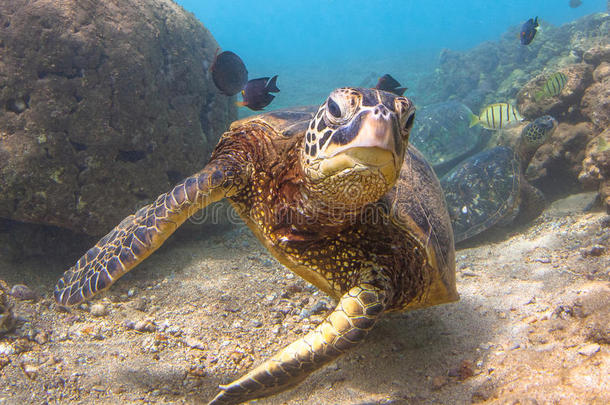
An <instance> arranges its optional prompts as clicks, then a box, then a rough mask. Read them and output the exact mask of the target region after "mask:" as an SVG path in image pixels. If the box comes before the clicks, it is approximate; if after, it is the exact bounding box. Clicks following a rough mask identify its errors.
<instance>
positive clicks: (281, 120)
mask: <svg viewBox="0 0 610 405" xmlns="http://www.w3.org/2000/svg"><path fill="white" fill-rule="evenodd" d="M317 110H318V106H303V107H291V108H284V109H281V110H275V111H269V112H266V113H263V114H257V115H251V116H249V117H246V118H243V119H241V120H238V121H235V122H233V123H232V124H231V126H230V128H229V130H230V131H233V130H234V129H235V128H237V127H239V126H241V125H244V124H246V123H248V122H254V121H260V122H264V123H266V124H267V125H269V126H271V127H272V128H273V129H274V130H275V131H277V132H278V133H280V134H282V135H284V136H285V137H291V136H293V135H296V134H299V133H303V132H305V130H307V126H308V125H309V122H310V121H311V119H312V118H313V117H314V115H315V114H316V112H317Z"/></svg>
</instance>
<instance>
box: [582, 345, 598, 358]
mask: <svg viewBox="0 0 610 405" xmlns="http://www.w3.org/2000/svg"><path fill="white" fill-rule="evenodd" d="M599 349H600V346H599V345H598V344H597V343H591V344H589V345H585V346H583V347H581V348H580V349H578V353H579V354H582V355H583V356H593V355H594V354H595V353H597V352H598V351H599Z"/></svg>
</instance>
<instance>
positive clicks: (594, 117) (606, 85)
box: [581, 76, 610, 130]
mask: <svg viewBox="0 0 610 405" xmlns="http://www.w3.org/2000/svg"><path fill="white" fill-rule="evenodd" d="M581 109H582V113H583V114H584V115H585V116H587V117H588V118H589V119H590V120H591V122H592V123H593V124H594V125H595V126H596V127H597V128H598V129H599V130H604V129H605V128H608V127H609V126H610V76H605V77H603V79H602V80H601V81H599V82H595V83H593V84H592V85H591V86H589V87H588V88H587V90H586V91H585V93H584V95H583V97H582V101H581Z"/></svg>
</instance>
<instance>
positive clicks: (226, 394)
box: [210, 283, 387, 405]
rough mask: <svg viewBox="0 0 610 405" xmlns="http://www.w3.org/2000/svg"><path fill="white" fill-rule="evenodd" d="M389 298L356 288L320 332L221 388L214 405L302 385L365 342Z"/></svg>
mask: <svg viewBox="0 0 610 405" xmlns="http://www.w3.org/2000/svg"><path fill="white" fill-rule="evenodd" d="M386 298H387V296H386V292H385V291H384V290H383V289H380V288H378V287H375V286H373V285H370V284H365V283H363V284H361V285H360V286H358V287H353V288H352V289H350V290H349V291H348V292H347V293H346V294H345V295H344V296H343V297H342V298H341V300H340V301H339V304H338V305H337V307H336V308H335V310H334V311H333V312H332V313H331V314H330V315H329V316H328V317H327V318H326V320H324V322H322V323H321V324H320V325H318V327H317V328H315V329H314V330H312V331H311V332H309V333H308V334H307V335H305V336H304V337H302V338H301V339H299V340H297V341H295V342H293V343H291V344H290V345H288V346H286V347H285V348H284V349H282V350H281V351H280V352H279V353H277V354H276V355H275V356H273V357H272V358H271V359H269V360H267V361H266V362H264V363H263V364H261V365H260V366H258V367H256V368H255V369H254V370H252V371H250V372H249V373H248V374H246V375H244V376H243V377H241V378H239V379H238V380H236V381H234V382H232V383H231V384H229V385H221V386H220V389H221V390H222V391H221V392H220V393H219V394H218V395H217V396H216V397H215V398H214V399H213V400H212V402H210V405H220V404H224V405H226V404H238V403H241V402H243V401H248V400H251V399H255V398H260V397H262V396H267V395H271V394H274V393H276V392H279V391H283V390H285V389H286V388H287V387H290V386H292V385H295V384H298V383H299V382H301V381H302V380H303V379H304V378H305V377H306V376H307V375H309V373H311V372H312V371H313V370H315V369H317V368H320V367H321V366H323V365H324V364H327V363H329V362H331V361H333V360H334V359H336V358H337V357H339V356H340V355H341V354H343V353H345V352H346V351H348V350H349V349H351V348H353V347H354V346H356V345H357V344H358V343H359V342H360V341H362V339H364V337H365V336H366V335H367V334H368V332H369V331H370V330H371V329H372V328H373V325H374V324H375V322H376V320H377V319H378V318H379V316H380V315H381V313H382V312H383V309H384V303H385V302H386Z"/></svg>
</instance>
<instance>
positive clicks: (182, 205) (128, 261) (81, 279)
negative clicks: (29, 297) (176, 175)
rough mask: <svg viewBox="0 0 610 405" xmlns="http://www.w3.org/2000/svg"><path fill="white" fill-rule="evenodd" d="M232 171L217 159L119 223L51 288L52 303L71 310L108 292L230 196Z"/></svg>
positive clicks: (233, 180)
mask: <svg viewBox="0 0 610 405" xmlns="http://www.w3.org/2000/svg"><path fill="white" fill-rule="evenodd" d="M235 165H236V163H235V162H231V161H227V160H226V159H222V158H220V159H217V160H212V161H211V162H210V163H209V164H208V165H207V166H206V167H205V168H204V169H203V170H202V171H200V172H199V173H197V174H194V175H193V176H191V177H188V178H186V179H185V180H183V181H182V182H180V183H179V184H177V185H176V186H175V187H174V188H173V189H172V190H170V191H168V192H167V193H164V194H161V195H160V196H159V197H158V198H157V199H156V200H155V201H154V202H153V203H151V204H149V205H147V206H145V207H142V208H140V209H139V210H138V211H137V212H136V213H135V214H132V215H129V216H128V217H126V218H125V219H123V221H121V223H120V224H118V225H117V226H116V227H115V228H114V229H113V230H112V231H110V232H109V233H108V234H107V235H106V236H104V237H103V238H102V239H100V240H99V242H98V243H97V244H96V245H95V246H93V247H92V248H91V249H89V251H87V252H86V253H85V254H84V255H83V256H82V257H81V258H80V259H79V260H78V262H77V263H76V264H75V265H74V266H72V267H71V268H70V269H68V270H67V271H66V272H65V273H64V274H63V276H62V277H61V279H59V281H58V282H57V285H56V286H55V291H54V295H55V299H56V301H57V302H58V303H59V304H61V305H75V304H78V303H80V302H83V301H85V300H88V299H89V298H91V297H93V296H94V295H95V294H97V293H99V292H101V291H103V290H106V289H107V288H109V287H110V286H111V285H112V284H113V283H114V282H115V281H116V280H117V279H118V278H119V277H121V276H122V275H124V274H125V273H127V272H128V271H130V270H131V269H133V268H134V267H136V266H137V265H138V263H140V262H142V261H143V260H144V259H146V258H147V257H148V256H150V255H151V254H152V253H153V252H154V251H155V250H157V249H158V248H159V247H161V245H162V244H163V243H164V242H165V240H167V238H169V236H170V235H171V234H172V233H174V231H175V230H176V229H177V228H178V227H179V226H180V225H182V223H183V222H184V221H186V220H187V219H188V218H189V217H190V216H191V215H193V214H194V213H195V212H197V211H198V210H199V209H202V208H204V207H206V206H207V205H209V204H211V203H212V202H215V201H218V200H220V199H222V198H224V197H225V196H227V195H228V194H230V192H232V191H233V190H234V189H235V187H236V185H237V184H239V183H240V182H239V179H238V178H237V173H241V172H240V171H239V170H237V168H236V167H234V166H235ZM242 172H243V171H242ZM241 175H244V176H245V173H242V174H241Z"/></svg>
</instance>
